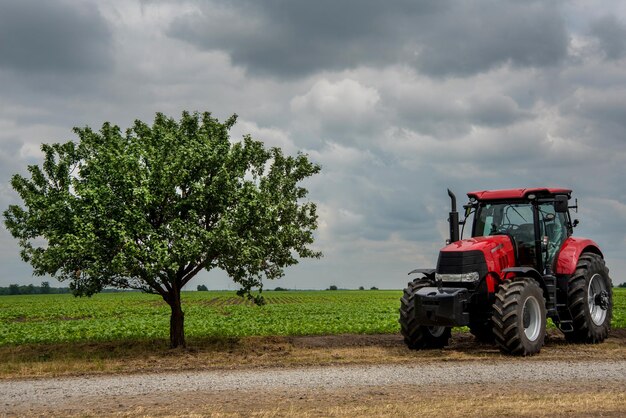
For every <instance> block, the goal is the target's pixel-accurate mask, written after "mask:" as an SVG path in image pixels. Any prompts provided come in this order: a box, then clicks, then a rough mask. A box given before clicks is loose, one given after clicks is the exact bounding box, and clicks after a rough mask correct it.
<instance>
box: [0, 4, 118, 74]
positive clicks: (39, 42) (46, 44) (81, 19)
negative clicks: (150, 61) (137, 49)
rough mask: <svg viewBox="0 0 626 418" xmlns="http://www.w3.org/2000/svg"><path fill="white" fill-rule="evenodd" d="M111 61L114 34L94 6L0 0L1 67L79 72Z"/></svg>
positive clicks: (44, 71)
mask: <svg viewBox="0 0 626 418" xmlns="http://www.w3.org/2000/svg"><path fill="white" fill-rule="evenodd" d="M111 64H112V51H111V33H110V30H109V27H108V25H107V23H106V21H105V20H104V19H103V17H102V16H101V15H100V13H99V12H98V9H97V8H96V7H95V5H93V4H88V3H83V2H71V1H63V0H54V1H35V0H20V1H11V0H0V68H8V69H11V70H15V71H20V72H21V71H25V72H33V73H40V74H41V73H49V72H56V73H60V72H63V73H68V72H69V73H80V72H85V71H90V72H98V71H99V70H102V69H103V68H107V67H110V66H111Z"/></svg>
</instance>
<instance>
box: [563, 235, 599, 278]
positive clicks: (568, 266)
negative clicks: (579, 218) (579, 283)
mask: <svg viewBox="0 0 626 418" xmlns="http://www.w3.org/2000/svg"><path fill="white" fill-rule="evenodd" d="M584 252H589V253H594V254H598V255H599V256H600V257H602V258H604V256H603V255H602V251H600V247H599V246H598V244H596V243H595V242H593V241H592V240H590V239H587V238H574V237H569V238H568V239H566V240H565V242H564V243H563V246H562V247H561V251H559V255H558V256H557V260H556V269H555V270H556V274H559V275H561V274H562V275H572V274H574V272H575V271H576V265H577V264H578V258H579V257H580V255H581V254H582V253H584Z"/></svg>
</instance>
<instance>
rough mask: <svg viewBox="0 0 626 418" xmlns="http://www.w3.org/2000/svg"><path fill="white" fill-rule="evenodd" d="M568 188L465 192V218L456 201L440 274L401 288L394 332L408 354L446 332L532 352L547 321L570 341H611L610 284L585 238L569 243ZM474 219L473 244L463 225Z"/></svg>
mask: <svg viewBox="0 0 626 418" xmlns="http://www.w3.org/2000/svg"><path fill="white" fill-rule="evenodd" d="M571 193H572V191H571V190H568V189H559V188H534V189H512V190H491V191H479V192H471V193H468V194H467V196H468V197H469V203H468V204H467V205H465V206H464V209H465V220H464V221H459V214H458V212H457V211H456V197H455V196H454V193H452V192H451V191H450V190H448V194H449V196H450V198H451V200H452V211H451V212H450V218H449V222H450V240H449V242H448V245H446V246H445V247H444V248H442V249H441V251H440V253H439V260H438V261H437V268H436V269H417V270H413V271H412V272H411V273H409V274H413V273H420V274H421V275H422V276H423V277H421V278H417V279H415V280H413V281H412V282H410V283H409V284H408V287H407V288H406V289H404V295H403V296H402V299H401V308H400V325H401V331H402V335H403V336H404V341H405V342H406V344H407V345H408V346H409V347H410V348H412V349H421V348H440V347H443V346H445V345H446V344H447V343H448V340H449V338H450V329H451V328H452V327H456V326H468V327H469V329H470V331H471V333H472V334H474V336H475V337H476V338H477V339H478V340H481V341H486V342H495V343H496V344H497V346H498V347H499V348H500V349H501V351H503V352H505V353H509V354H514V355H522V356H527V355H532V354H535V353H538V352H539V350H541V347H542V346H543V343H544V338H545V333H546V321H547V318H551V319H552V321H553V322H554V324H555V325H556V326H557V327H558V328H559V329H560V330H561V331H562V332H563V333H564V335H565V338H566V339H567V340H568V341H571V342H579V343H599V342H602V341H604V339H605V338H606V337H607V336H608V334H609V328H610V324H611V316H612V307H613V300H612V289H611V288H612V285H611V279H610V278H609V270H608V269H607V268H606V266H605V263H604V258H603V255H602V252H601V251H600V248H599V247H598V245H597V244H596V243H595V242H593V241H592V240H590V239H586V238H575V237H573V236H572V233H573V229H574V227H575V226H576V225H577V224H578V220H572V218H571V215H570V211H569V209H576V210H578V205H577V204H576V205H574V206H570V205H569V200H570V198H571ZM471 215H473V217H472V218H473V221H472V225H471V227H472V237H471V238H467V239H459V225H463V228H465V224H466V223H467V221H468V218H470V216H471Z"/></svg>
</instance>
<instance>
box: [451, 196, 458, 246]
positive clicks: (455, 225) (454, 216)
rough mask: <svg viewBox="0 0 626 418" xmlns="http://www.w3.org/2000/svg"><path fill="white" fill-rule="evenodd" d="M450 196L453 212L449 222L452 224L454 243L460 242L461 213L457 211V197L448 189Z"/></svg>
mask: <svg viewBox="0 0 626 418" xmlns="http://www.w3.org/2000/svg"><path fill="white" fill-rule="evenodd" d="M448 196H450V200H451V201H452V202H451V203H452V211H451V212H450V217H449V218H448V222H450V243H453V242H457V241H458V240H459V213H458V212H457V211H456V196H455V195H454V193H452V191H451V190H450V189H448Z"/></svg>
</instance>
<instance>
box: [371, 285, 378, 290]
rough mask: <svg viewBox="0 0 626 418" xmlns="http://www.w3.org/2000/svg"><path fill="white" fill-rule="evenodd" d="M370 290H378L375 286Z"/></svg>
mask: <svg viewBox="0 0 626 418" xmlns="http://www.w3.org/2000/svg"><path fill="white" fill-rule="evenodd" d="M370 290H378V288H377V287H376V286H372V287H370Z"/></svg>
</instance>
